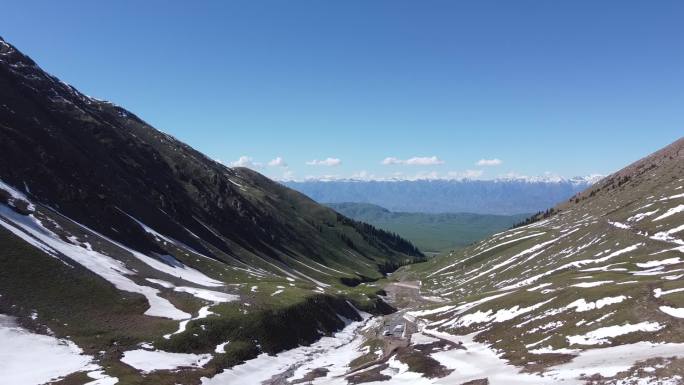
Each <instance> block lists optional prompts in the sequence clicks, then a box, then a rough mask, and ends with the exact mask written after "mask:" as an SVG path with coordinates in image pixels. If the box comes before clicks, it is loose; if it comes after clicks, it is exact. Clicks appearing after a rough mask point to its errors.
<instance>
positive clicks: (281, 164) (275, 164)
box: [268, 156, 287, 167]
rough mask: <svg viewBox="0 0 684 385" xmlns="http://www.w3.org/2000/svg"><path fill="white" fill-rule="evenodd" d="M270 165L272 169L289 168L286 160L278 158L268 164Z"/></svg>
mask: <svg viewBox="0 0 684 385" xmlns="http://www.w3.org/2000/svg"><path fill="white" fill-rule="evenodd" d="M268 165H269V166H271V167H287V163H285V159H283V158H281V157H279V156H277V157H275V159H271V160H270V161H269V162H268Z"/></svg>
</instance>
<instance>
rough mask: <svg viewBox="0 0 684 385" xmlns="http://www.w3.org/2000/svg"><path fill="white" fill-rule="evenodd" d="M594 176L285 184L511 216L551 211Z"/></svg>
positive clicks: (404, 207)
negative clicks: (550, 208)
mask: <svg viewBox="0 0 684 385" xmlns="http://www.w3.org/2000/svg"><path fill="white" fill-rule="evenodd" d="M595 181H596V178H594V177H592V178H573V179H561V178H557V179H539V178H535V179H520V178H519V179H497V180H392V181H363V180H307V181H287V182H283V183H284V184H285V185H286V186H288V187H291V188H293V189H295V190H297V191H300V192H302V193H304V194H306V195H308V196H309V197H311V198H312V199H314V200H315V201H317V202H324V203H344V202H355V203H371V204H375V205H378V206H382V207H384V208H386V209H388V210H391V211H397V212H411V213H415V212H419V213H464V212H465V213H476V214H495V215H513V214H522V213H534V212H537V211H540V210H545V209H547V208H549V207H552V206H553V205H555V204H556V203H558V202H561V201H564V200H566V199H568V198H569V197H571V196H572V195H574V194H576V193H578V192H580V191H582V190H584V189H586V188H587V187H589V186H590V185H591V184H592V183H593V182H595Z"/></svg>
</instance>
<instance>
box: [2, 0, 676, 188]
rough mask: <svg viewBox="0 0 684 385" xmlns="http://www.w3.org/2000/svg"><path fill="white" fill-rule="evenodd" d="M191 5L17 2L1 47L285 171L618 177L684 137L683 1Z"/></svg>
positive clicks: (220, 151) (8, 13) (7, 11)
mask: <svg viewBox="0 0 684 385" xmlns="http://www.w3.org/2000/svg"><path fill="white" fill-rule="evenodd" d="M187 3H190V2H172V1H132V0H130V1H108V2H101V1H30V0H22V1H11V2H6V3H5V4H3V5H2V8H1V12H2V24H1V25H0V36H3V37H4V38H5V39H7V40H8V41H9V42H11V43H13V44H15V45H16V46H17V47H18V48H19V49H21V50H23V51H24V52H25V53H26V54H28V55H29V56H31V57H32V58H33V59H35V60H36V61H37V62H38V63H39V64H40V65H41V66H42V67H43V68H44V69H46V70H47V71H48V72H51V73H53V74H54V75H56V76H58V77H60V78H61V79H63V80H64V81H66V82H68V83H71V84H73V85H74V86H76V87H77V88H79V89H81V90H82V91H83V92H85V93H86V94H88V95H92V96H95V97H99V98H102V99H107V100H111V101H113V102H115V103H117V104H119V105H121V106H123V107H126V108H128V109H130V110H132V111H133V112H135V113H136V114H138V115H139V116H140V117H142V118H143V119H145V120H146V121H148V122H149V123H151V124H152V125H154V126H155V127H157V128H159V129H160V130H162V131H165V132H168V133H170V134H172V135H174V136H176V137H178V138H180V139H181V140H183V141H185V142H187V143H189V144H190V145H192V146H194V147H196V148H197V149H199V150H201V151H203V152H205V153H206V154H207V155H209V156H211V157H213V158H217V159H221V160H223V161H224V162H226V163H229V162H232V161H236V160H238V159H239V158H240V157H241V156H246V157H249V158H251V159H252V162H255V163H261V164H262V165H261V168H260V171H261V172H263V173H265V174H267V175H269V176H272V177H282V176H283V175H284V174H285V173H288V175H290V176H293V177H296V178H303V177H305V176H308V175H338V176H347V177H348V176H351V175H354V174H357V173H359V172H361V171H365V172H366V175H374V176H376V177H386V176H391V175H395V174H396V175H400V174H399V173H401V175H404V176H415V175H429V174H430V173H437V175H439V176H446V175H449V173H450V172H451V175H463V174H464V173H466V172H468V173H469V175H478V174H479V175H480V177H481V178H491V177H496V176H498V175H503V174H507V173H517V174H521V175H541V174H544V173H545V172H551V173H553V174H558V175H563V176H574V175H587V174H591V173H604V174H605V173H609V172H611V171H613V170H615V169H618V168H621V167H622V166H623V165H625V164H627V163H629V162H631V161H633V160H635V159H638V158H640V157H641V156H643V155H646V154H647V153H650V152H651V151H654V150H656V149H658V148H660V147H662V146H664V145H666V144H668V143H669V142H671V141H673V140H675V139H677V138H678V137H680V136H682V135H684V22H683V21H682V20H684V2H683V1H593V0H592V1H563V2H560V1H546V0H538V1H524V0H522V1H521V0H516V1H508V0H501V1H480V0H478V1H475V0H473V1H468V2H466V1H418V0H416V1H397V0H390V1H374V0H358V1H350V0H344V1H320V0H311V1H282V0H281V1H255V0H249V1H215V2H194V3H196V4H194V5H192V6H190V5H187ZM199 3H202V4H199ZM276 157H281V158H282V159H283V160H284V162H285V163H286V164H287V165H288V167H287V168H285V167H278V166H268V165H267V163H268V162H269V161H271V160H273V159H275V158H276ZM388 157H391V158H396V159H397V160H395V161H394V162H392V161H388V162H386V163H393V164H389V165H382V164H381V162H382V161H383V159H385V158H388ZM414 157H418V158H420V157H425V158H427V159H422V160H421V159H417V160H414V161H413V162H407V160H408V159H411V158H414ZM431 157H436V160H437V162H435V159H434V158H431ZM328 158H333V159H339V161H340V164H339V165H334V164H335V163H337V162H336V161H334V160H331V161H328V162H318V163H323V164H319V165H307V164H306V163H307V162H309V163H312V162H311V161H313V160H319V161H320V160H325V159H328ZM494 158H496V159H499V160H501V164H499V165H490V166H478V165H476V162H478V161H479V160H480V159H490V160H491V159H494ZM243 160H245V159H243ZM243 163H246V162H243ZM407 163H422V165H421V164H418V165H416V164H407ZM425 163H440V164H432V165H430V164H427V165H426V164H425ZM494 163H496V162H494ZM326 164H328V165H326ZM467 170H470V171H467Z"/></svg>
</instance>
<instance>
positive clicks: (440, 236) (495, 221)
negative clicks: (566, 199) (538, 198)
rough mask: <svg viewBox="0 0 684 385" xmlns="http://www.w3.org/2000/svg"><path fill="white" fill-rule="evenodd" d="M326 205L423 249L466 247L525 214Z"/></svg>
mask: <svg viewBox="0 0 684 385" xmlns="http://www.w3.org/2000/svg"><path fill="white" fill-rule="evenodd" d="M326 206H328V207H331V208H333V209H334V210H335V211H337V212H339V213H341V214H343V215H346V216H348V217H351V218H354V219H356V220H359V221H363V222H368V223H370V224H372V225H374V226H377V227H379V228H381V229H383V230H387V231H391V232H394V233H397V234H399V235H400V236H402V237H404V238H406V239H409V240H410V241H411V242H413V243H414V244H415V245H416V246H418V248H420V249H421V250H422V251H424V252H440V251H445V250H449V249H453V248H458V247H463V246H467V245H469V244H471V243H473V242H475V241H478V240H480V239H482V238H484V237H486V236H489V235H491V234H493V233H496V232H498V231H502V230H505V229H507V228H509V227H511V226H512V225H514V224H515V223H517V222H519V221H521V220H522V219H524V218H525V217H527V216H528V214H518V215H487V214H471V213H444V214H430V213H404V212H392V211H389V210H387V209H385V208H383V207H380V206H377V205H373V204H369V203H326Z"/></svg>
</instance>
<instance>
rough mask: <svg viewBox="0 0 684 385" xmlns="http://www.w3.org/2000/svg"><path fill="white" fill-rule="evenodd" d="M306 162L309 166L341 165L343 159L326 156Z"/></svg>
mask: <svg viewBox="0 0 684 385" xmlns="http://www.w3.org/2000/svg"><path fill="white" fill-rule="evenodd" d="M306 164H307V165H308V166H327V167H334V166H339V165H340V164H342V161H341V160H340V159H339V158H325V159H323V160H318V159H314V160H311V161H308V162H306Z"/></svg>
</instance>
